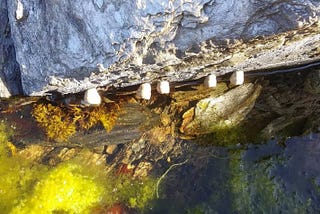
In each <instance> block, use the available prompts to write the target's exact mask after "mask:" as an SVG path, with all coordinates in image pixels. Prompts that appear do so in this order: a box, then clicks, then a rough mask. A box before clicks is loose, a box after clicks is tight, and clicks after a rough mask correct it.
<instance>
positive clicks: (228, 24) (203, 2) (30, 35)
mask: <svg viewBox="0 0 320 214" xmlns="http://www.w3.org/2000/svg"><path fill="white" fill-rule="evenodd" d="M2 2H3V1H2ZM297 2H298V3H297ZM319 5H320V2H319V1H316V0H313V1H312V0H302V1H295V0H289V1H285V2H284V1H281V0H271V1H270V0H254V1H252V0H241V1H239V0H237V1H236V0H216V1H211V0H193V1H185V0H179V1H178V0H176V1H171V0H126V1H124V0H91V1H89V0H88V1H71V0H59V1H36V0H19V1H11V0H10V1H7V6H8V16H9V22H10V26H11V35H12V38H13V41H14V47H15V49H16V59H17V61H18V63H19V64H20V72H21V81H22V86H23V90H24V93H25V94H27V95H43V94H44V93H45V92H47V91H50V90H58V91H60V92H61V93H74V92H79V91H83V90H86V89H88V88H92V87H96V86H101V85H114V86H116V87H124V86H127V85H136V84H139V83H142V82H146V81H148V80H152V81H154V80H155V79H157V78H159V77H161V76H162V77H163V76H166V77H168V78H169V79H174V80H179V78H180V79H181V78H183V79H188V78H189V79H190V78H192V76H190V75H189V76H188V75H184V76H183V77H181V76H179V75H175V72H174V71H173V72H172V73H170V72H167V73H166V74H159V72H158V73H157V72H156V71H159V70H161V69H164V68H166V66H169V65H172V64H178V63H181V61H183V58H184V57H185V56H189V55H192V54H197V53H199V51H201V46H199V45H200V44H201V43H202V42H203V41H206V40H208V39H214V40H215V41H222V40H225V39H239V38H243V39H249V38H253V37H256V36H258V35H270V34H274V33H279V32H283V31H287V30H290V29H294V28H298V27H299V26H300V25H301V23H303V22H308V23H312V22H314V21H316V18H317V17H318V16H319V13H320V12H319V11H320V6H319ZM1 23H2V22H1ZM209 49H210V48H209ZM0 56H1V52H0ZM1 63H2V62H1ZM97 64H102V65H103V67H105V68H110V67H111V68H117V69H111V71H112V72H109V73H105V72H101V69H100V70H99V69H98V68H97ZM100 67H101V66H100ZM125 68H126V69H125ZM109 70H110V69H109ZM147 71H149V73H148V74H149V75H142V74H146V73H147ZM183 72H186V73H188V72H189V71H188V70H187V71H183ZM150 73H151V74H150Z"/></svg>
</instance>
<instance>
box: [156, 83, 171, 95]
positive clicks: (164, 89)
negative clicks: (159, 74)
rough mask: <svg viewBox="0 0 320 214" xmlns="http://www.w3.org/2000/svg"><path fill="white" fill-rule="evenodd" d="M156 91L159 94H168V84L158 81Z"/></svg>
mask: <svg viewBox="0 0 320 214" xmlns="http://www.w3.org/2000/svg"><path fill="white" fill-rule="evenodd" d="M157 91H158V93H159V94H169V93H170V84H169V82H168V81H160V82H158V83H157Z"/></svg>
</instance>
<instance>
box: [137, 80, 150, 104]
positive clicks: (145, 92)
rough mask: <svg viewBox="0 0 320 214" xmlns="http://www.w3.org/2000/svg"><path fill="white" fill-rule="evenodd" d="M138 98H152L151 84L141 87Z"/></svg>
mask: <svg viewBox="0 0 320 214" xmlns="http://www.w3.org/2000/svg"><path fill="white" fill-rule="evenodd" d="M137 97H138V98H141V99H144V100H150V98H151V85H150V83H143V84H141V85H140V87H139V89H138V90H137Z"/></svg>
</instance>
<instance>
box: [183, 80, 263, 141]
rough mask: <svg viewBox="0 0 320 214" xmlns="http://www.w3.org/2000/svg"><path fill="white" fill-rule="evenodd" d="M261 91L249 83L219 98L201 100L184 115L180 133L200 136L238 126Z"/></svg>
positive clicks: (256, 85) (258, 87)
mask: <svg viewBox="0 0 320 214" xmlns="http://www.w3.org/2000/svg"><path fill="white" fill-rule="evenodd" d="M261 89H262V87H261V86H260V85H258V84H253V83H248V84H244V85H242V86H239V87H237V88H235V89H232V90H230V91H228V92H227V93H225V94H223V95H221V96H219V97H209V98H206V99H202V100H200V101H199V102H198V103H197V105H196V106H195V107H193V108H191V109H189V110H188V111H187V112H185V113H184V114H183V122H182V125H181V127H180V131H181V132H182V133H184V134H186V135H199V134H208V133H211V132H213V131H215V130H217V129H220V128H226V127H233V126H235V125H238V124H239V123H240V122H241V121H242V120H243V119H244V118H245V116H246V115H247V114H248V113H249V112H250V110H251V109H252V108H253V106H254V104H255V101H256V99H257V98H258V96H259V94H260V92H261Z"/></svg>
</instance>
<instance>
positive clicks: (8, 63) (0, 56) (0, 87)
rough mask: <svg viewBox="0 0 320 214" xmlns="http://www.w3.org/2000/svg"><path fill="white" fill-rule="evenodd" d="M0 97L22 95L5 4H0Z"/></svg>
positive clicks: (4, 2) (2, 2) (3, 2)
mask: <svg viewBox="0 0 320 214" xmlns="http://www.w3.org/2000/svg"><path fill="white" fill-rule="evenodd" d="M0 23H1V24H0V97H9V96H10V95H16V94H21V93H22V87H21V81H20V72H19V64H18V63H17V61H16V58H15V49H14V44H13V41H12V38H11V32H10V25H9V19H8V10H7V2H6V1H1V2H0Z"/></svg>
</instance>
